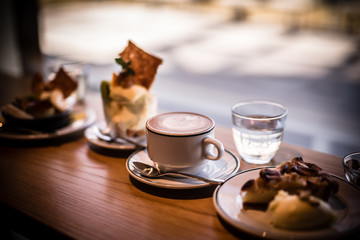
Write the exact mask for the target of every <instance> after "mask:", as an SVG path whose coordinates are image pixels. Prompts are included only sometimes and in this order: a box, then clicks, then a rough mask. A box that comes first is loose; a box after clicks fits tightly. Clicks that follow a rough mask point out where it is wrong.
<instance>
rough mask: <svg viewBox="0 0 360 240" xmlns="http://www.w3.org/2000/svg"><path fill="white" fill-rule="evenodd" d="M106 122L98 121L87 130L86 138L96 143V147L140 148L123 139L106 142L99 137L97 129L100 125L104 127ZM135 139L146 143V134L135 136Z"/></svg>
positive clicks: (112, 148)
mask: <svg viewBox="0 0 360 240" xmlns="http://www.w3.org/2000/svg"><path fill="white" fill-rule="evenodd" d="M103 125H104V124H101V123H96V124H94V125H93V126H91V127H89V128H88V129H86V130H85V134H84V135H85V138H86V140H88V142H89V143H91V144H93V145H95V146H96V147H100V148H103V149H110V150H135V149H138V147H137V146H135V145H134V144H131V143H128V142H126V141H122V140H121V139H117V140H116V142H106V141H104V140H101V139H99V138H98V137H97V135H96V131H99V130H98V128H99V127H103ZM133 140H134V141H137V142H139V143H140V144H143V145H145V144H146V138H145V136H144V137H143V138H141V139H140V138H133Z"/></svg>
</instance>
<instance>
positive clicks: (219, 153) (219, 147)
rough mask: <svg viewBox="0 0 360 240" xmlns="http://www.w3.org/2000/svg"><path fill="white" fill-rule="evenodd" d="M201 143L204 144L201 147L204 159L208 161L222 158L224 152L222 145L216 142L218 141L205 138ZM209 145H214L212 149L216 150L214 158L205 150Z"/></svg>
mask: <svg viewBox="0 0 360 240" xmlns="http://www.w3.org/2000/svg"><path fill="white" fill-rule="evenodd" d="M203 143H204V145H203V147H204V157H205V158H206V159H209V160H219V159H220V158H222V156H223V155H224V151H225V150H224V145H223V144H222V143H221V142H220V141H218V140H216V139H214V138H210V137H207V138H205V139H204V141H203ZM209 144H212V145H214V147H215V148H216V149H217V155H215V156H214V155H213V154H212V153H211V152H210V151H209V150H208V149H207V146H208V145H209Z"/></svg>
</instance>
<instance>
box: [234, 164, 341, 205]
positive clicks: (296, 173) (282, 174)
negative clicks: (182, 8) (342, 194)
mask: <svg viewBox="0 0 360 240" xmlns="http://www.w3.org/2000/svg"><path fill="white" fill-rule="evenodd" d="M279 190H285V191H287V192H289V193H291V194H294V193H298V192H299V191H301V190H306V191H310V192H311V195H314V196H316V197H318V198H320V199H323V200H325V201H327V200H328V198H329V197H330V195H331V194H333V193H336V192H337V191H338V184H337V182H336V181H334V180H333V179H332V178H331V176H329V175H328V174H327V173H325V172H323V171H322V170H321V168H319V167H318V166H316V165H315V164H312V163H307V162H304V161H303V159H302V158H301V157H296V158H293V159H292V160H291V161H289V162H283V163H281V164H280V165H279V166H277V167H276V168H263V169H261V171H260V174H259V177H258V178H256V179H251V180H249V181H247V182H246V183H245V184H244V185H243V186H242V188H241V195H242V197H243V202H244V204H245V205H246V204H248V205H251V204H254V205H259V204H268V203H269V202H270V201H271V200H272V199H273V198H274V197H275V195H276V194H277V192H278V191H279Z"/></svg>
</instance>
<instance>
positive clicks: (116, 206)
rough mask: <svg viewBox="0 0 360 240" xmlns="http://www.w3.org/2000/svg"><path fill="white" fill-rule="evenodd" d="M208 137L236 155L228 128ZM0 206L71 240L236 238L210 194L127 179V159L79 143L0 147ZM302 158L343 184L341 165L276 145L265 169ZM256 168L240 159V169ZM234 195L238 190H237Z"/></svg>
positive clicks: (335, 159) (320, 155) (319, 155)
mask: <svg viewBox="0 0 360 240" xmlns="http://www.w3.org/2000/svg"><path fill="white" fill-rule="evenodd" d="M216 137H217V138H218V139H220V140H221V141H222V142H223V143H224V145H225V147H226V148H227V149H229V150H230V151H232V152H233V153H235V154H236V155H237V152H236V149H235V146H234V143H233V140H232V134H231V129H227V128H222V127H221V126H217V127H216ZM0 153H1V155H0V201H1V203H2V204H4V205H5V206H9V207H11V208H12V209H15V210H17V211H19V212H21V213H22V214H24V215H26V216H29V217H30V218H32V219H34V220H36V221H38V222H40V223H42V224H44V225H46V226H48V227H50V228H51V229H54V230H55V231H57V232H59V233H61V234H63V235H64V236H67V237H70V238H75V239H130V238H131V239H237V238H244V239H245V238H246V239H247V238H248V236H243V235H242V233H240V232H238V231H236V230H234V229H231V227H229V226H227V224H226V223H224V222H223V221H222V220H221V219H219V217H218V216H217V214H216V211H215V208H214V206H213V202H212V193H213V191H214V189H215V188H214V187H207V188H202V189H192V190H171V189H161V188H156V187H152V186H147V185H145V184H143V183H140V182H138V181H136V180H135V179H132V178H130V177H129V174H128V172H127V171H126V168H125V162H126V158H127V157H128V155H129V154H130V152H125V153H124V152H120V153H111V154H110V153H109V154H107V155H105V154H104V153H101V152H98V151H94V150H93V149H91V148H90V147H89V145H88V143H87V141H86V139H85V138H83V137H80V138H77V139H75V140H72V141H68V142H61V143H56V144H46V145H45V146H44V145H38V146H36V145H35V146H26V144H22V145H21V146H11V145H8V144H4V143H2V146H1V145H0ZM295 156H302V157H303V158H304V160H305V161H308V162H313V163H315V164H317V165H319V166H320V167H322V168H323V169H324V170H326V171H328V172H330V173H332V174H335V175H338V176H340V177H344V174H343V169H342V165H341V158H339V157H337V156H332V155H328V154H324V153H319V152H315V151H312V150H309V149H305V148H301V147H297V146H293V145H289V144H286V143H283V144H282V145H281V149H280V151H279V153H278V154H277V156H276V157H275V159H274V160H272V161H271V163H270V164H271V165H277V164H279V163H280V162H282V161H286V160H290V159H291V158H293V157H295ZM252 167H258V165H256V166H255V165H251V164H247V163H245V162H244V161H242V160H241V170H245V169H249V168H252ZM239 190H240V189H239Z"/></svg>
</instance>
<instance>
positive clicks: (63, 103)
mask: <svg viewBox="0 0 360 240" xmlns="http://www.w3.org/2000/svg"><path fill="white" fill-rule="evenodd" d="M39 98H40V100H47V99H49V100H50V102H51V103H52V105H54V107H56V108H57V109H58V110H60V111H61V112H64V111H65V110H69V109H71V107H72V106H73V105H74V104H75V102H76V91H74V92H73V93H72V94H71V95H70V96H68V97H67V98H64V94H63V93H62V91H61V90H60V89H58V88H55V89H54V90H51V91H43V92H42V93H41V95H40V97H39Z"/></svg>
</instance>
